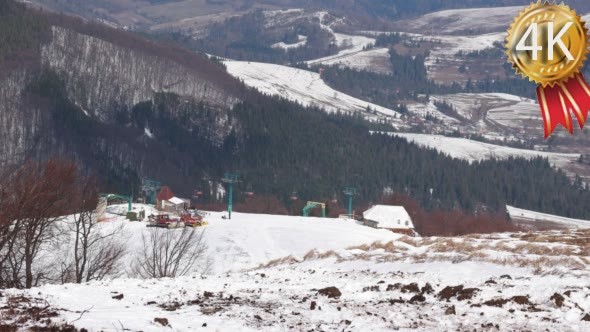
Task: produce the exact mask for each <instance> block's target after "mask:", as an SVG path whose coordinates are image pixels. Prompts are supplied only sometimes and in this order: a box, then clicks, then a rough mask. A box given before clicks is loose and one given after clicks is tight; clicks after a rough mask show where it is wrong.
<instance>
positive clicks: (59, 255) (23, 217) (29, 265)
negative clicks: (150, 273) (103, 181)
mask: <svg viewBox="0 0 590 332" xmlns="http://www.w3.org/2000/svg"><path fill="white" fill-rule="evenodd" d="M96 187H97V186H96V180H95V179H94V178H93V177H86V176H83V175H82V174H81V173H80V172H79V171H78V167H77V165H76V164H74V163H71V162H67V161H57V160H49V161H46V162H30V161H29V162H26V163H24V164H23V165H21V166H20V167H18V168H17V169H15V170H12V171H11V172H8V173H7V174H6V175H5V176H3V177H1V178H0V287H15V288H30V287H34V286H37V285H39V284H41V283H44V282H60V281H61V282H82V281H88V280H93V279H101V278H104V277H105V276H107V275H112V274H115V272H116V270H117V269H118V264H119V262H120V260H121V258H122V257H123V256H124V254H125V248H126V247H125V244H124V242H123V240H122V239H121V238H120V237H118V236H116V235H117V234H118V233H119V230H118V229H114V228H106V230H105V229H103V228H102V227H97V220H96V216H95V214H94V210H95V209H96V203H97V199H98V193H97V189H96ZM66 240H67V241H66ZM52 259H54V260H57V262H56V263H54V262H53V261H52ZM60 270H61V273H60Z"/></svg>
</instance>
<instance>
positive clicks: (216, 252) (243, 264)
mask: <svg viewBox="0 0 590 332" xmlns="http://www.w3.org/2000/svg"><path fill="white" fill-rule="evenodd" d="M126 208H127V206H126V205H125V206H122V205H121V206H111V207H109V210H108V211H110V212H115V210H114V209H119V210H120V212H121V214H124V212H125V211H126ZM134 209H135V210H137V211H139V210H141V209H146V215H147V216H149V215H150V214H157V213H158V212H157V211H155V210H153V209H152V208H150V207H148V206H144V205H140V204H135V205H134ZM224 215H226V213H222V212H210V213H208V215H207V216H206V218H205V219H206V220H207V221H208V222H209V225H208V226H207V227H206V228H204V229H205V236H206V238H207V242H208V243H209V244H208V247H209V248H208V251H207V256H208V257H210V258H211V260H212V261H213V266H212V270H211V272H213V273H224V272H228V271H232V270H242V269H248V268H254V267H257V266H259V265H260V264H262V263H266V262H268V261H271V260H273V259H277V258H281V257H285V256H289V255H292V256H294V257H303V256H304V255H305V254H306V253H308V252H309V251H310V250H314V249H317V250H322V251H324V250H339V249H344V248H347V247H350V246H354V245H360V244H364V243H371V242H373V241H389V240H393V239H397V238H399V235H397V234H394V233H391V232H389V231H384V230H377V229H373V228H370V227H365V226H361V225H359V224H357V223H356V222H355V221H352V220H344V219H327V218H326V219H324V218H304V217H293V216H276V215H263V214H244V213H235V212H234V213H232V219H231V220H226V219H223V218H222V217H223V216H224ZM109 217H110V218H109V219H108V220H109V222H108V223H105V224H103V226H104V227H107V228H117V227H119V226H123V230H122V231H123V233H124V234H125V235H126V236H129V239H128V243H130V244H131V246H133V247H132V248H131V249H132V250H130V254H133V253H134V251H136V250H139V249H140V248H141V237H142V234H146V235H147V232H148V230H149V228H147V227H146V226H145V223H142V222H137V223H134V222H128V221H126V220H125V218H124V217H121V216H116V215H109ZM131 259H132V257H129V260H131Z"/></svg>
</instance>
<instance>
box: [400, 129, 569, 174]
mask: <svg viewBox="0 0 590 332" xmlns="http://www.w3.org/2000/svg"><path fill="white" fill-rule="evenodd" d="M392 135H395V136H398V137H403V138H405V139H407V140H408V141H410V142H414V143H416V144H418V145H420V146H423V147H427V148H432V149H436V150H437V151H439V152H441V153H444V154H446V155H448V156H450V157H453V158H457V159H463V160H467V161H469V162H473V161H478V160H486V159H490V158H496V159H508V158H510V157H512V158H536V157H543V158H547V159H549V162H550V163H551V164H552V165H555V166H556V167H559V168H563V167H564V166H567V165H568V164H571V163H575V162H577V161H578V158H579V157H580V155H579V154H576V153H554V152H543V151H533V150H524V149H515V148H511V147H506V146H500V145H494V144H489V143H483V142H478V141H473V140H469V139H466V138H458V137H446V136H440V135H428V134H413V133H392Z"/></svg>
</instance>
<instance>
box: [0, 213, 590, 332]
mask: <svg viewBox="0 0 590 332" xmlns="http://www.w3.org/2000/svg"><path fill="white" fill-rule="evenodd" d="M269 218H270V217H269ZM239 220H240V218H239V217H238V218H236V219H235V221H236V223H235V224H232V227H233V228H234V229H235V231H236V232H238V230H239V229H245V228H247V227H246V226H247V225H244V227H240V224H238V223H237V222H239ZM242 221H243V220H242ZM286 221H287V220H281V221H279V220H277V221H276V224H281V223H283V222H286ZM233 222H234V221H231V223H233ZM269 222H270V219H269ZM310 222H311V221H310ZM317 222H324V221H322V220H317ZM228 223H229V222H228ZM307 226H308V225H305V226H302V227H301V229H304V228H305V229H306V232H305V234H306V236H308V237H315V236H316V235H314V233H315V231H316V230H318V231H320V232H324V229H322V228H317V227H313V228H309V229H308V227H307ZM214 227H217V226H216V225H215V224H213V225H212V226H211V227H210V228H211V229H213V228H214ZM359 227H360V226H359ZM271 228H272V227H271ZM258 230H259V231H260V230H262V229H258ZM171 231H174V230H171ZM348 231H350V230H348ZM247 233H248V234H253V235H255V234H256V233H257V232H252V233H250V232H247ZM332 235H333V236H334V240H335V241H339V240H337V239H336V238H338V237H348V236H351V234H350V232H335V233H333V234H332ZM588 238H590V232H587V231H581V230H570V231H554V232H542V233H541V232H540V233H519V234H494V235H482V236H467V237H457V238H423V239H421V238H409V237H402V238H398V239H397V240H394V241H391V242H385V241H383V242H375V243H372V244H371V243H367V244H366V245H360V246H356V247H350V248H342V249H338V250H334V251H327V252H322V251H313V252H310V253H308V254H307V255H305V256H303V257H285V258H284V259H282V260H276V261H274V262H271V263H269V264H266V265H264V266H261V267H258V268H256V269H249V270H247V271H240V272H233V273H223V274H215V275H207V276H200V275H194V276H187V277H180V278H175V279H161V280H137V279H126V278H122V279H116V280H108V281H94V282H90V283H86V284H80V285H75V284H67V285H46V286H43V287H38V288H35V289H31V290H3V291H2V295H1V296H0V305H1V306H3V307H4V311H3V312H2V314H3V316H2V317H3V321H4V322H5V323H6V324H10V323H13V322H14V321H17V320H21V323H20V324H25V323H23V322H26V321H28V322H29V323H34V324H36V325H43V324H45V323H46V322H47V321H46V319H50V320H51V321H52V322H63V323H70V324H72V325H74V326H76V327H78V328H86V329H88V330H89V331H166V330H171V331H285V330H294V331H310V330H320V331H363V332H364V331H392V330H400V331H409V330H416V331H467V330H469V331H473V330H476V331H482V330H485V331H523V330H530V331H540V330H549V331H586V330H588V329H590V322H589V320H590V315H589V314H588V313H589V312H590V288H589V287H588V283H587V280H588V277H590V273H589V271H590V270H589V269H588V268H589V266H588V264H589V263H590V262H589V260H588V256H589V255H590V252H588V246H587V245H586V243H587V242H586V241H587V239H588ZM256 239H259V240H260V241H255V240H256ZM584 239H586V241H584ZM211 241H213V240H211ZM267 243H268V239H266V238H265V237H264V236H260V237H258V236H257V237H255V238H254V239H250V240H249V241H248V245H247V247H245V248H244V249H246V250H252V247H256V248H258V247H261V246H264V245H265V244H267ZM281 243H282V242H281ZM288 245H289V244H286V246H288ZM271 246H273V247H275V248H279V247H282V245H280V244H278V245H277V246H275V245H274V244H272V245H271ZM6 308H9V309H10V310H8V309H6ZM31 313H35V315H36V316H35V317H40V320H39V321H35V320H34V318H33V319H31ZM21 326H22V325H21Z"/></svg>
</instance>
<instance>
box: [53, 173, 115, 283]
mask: <svg viewBox="0 0 590 332" xmlns="http://www.w3.org/2000/svg"><path fill="white" fill-rule="evenodd" d="M97 204H98V190H97V185H96V180H95V178H94V177H82V178H81V179H80V182H79V184H78V185H77V193H76V195H75V197H74V201H73V206H74V207H75V208H76V210H77V211H79V212H78V213H76V214H74V215H73V221H72V222H69V223H68V230H69V233H68V235H72V236H73V238H74V240H73V242H74V243H73V263H72V264H71V265H73V266H72V267H71V266H69V265H64V267H65V269H64V272H66V273H68V272H69V273H71V274H73V278H74V280H73V281H74V282H77V283H81V282H84V281H90V280H100V279H103V278H104V277H106V276H108V275H114V274H116V273H117V272H118V271H117V270H119V269H118V268H119V263H120V261H121V259H122V258H123V256H124V255H125V253H126V249H127V247H126V246H125V244H124V243H123V242H122V239H121V237H120V235H121V233H122V229H123V225H119V226H118V227H114V228H110V229H108V230H107V229H104V228H99V227H98V220H97V218H98V216H97V215H96V212H95V209H96V206H97Z"/></svg>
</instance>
